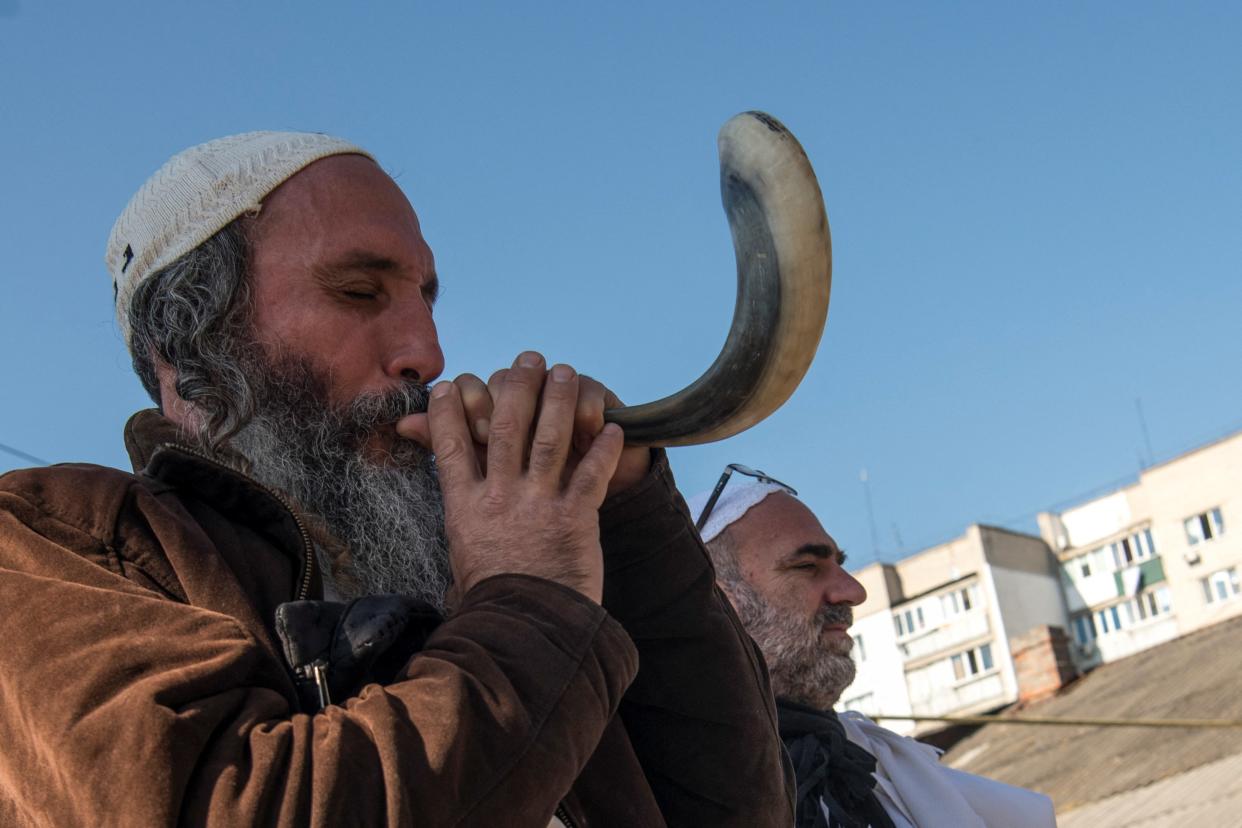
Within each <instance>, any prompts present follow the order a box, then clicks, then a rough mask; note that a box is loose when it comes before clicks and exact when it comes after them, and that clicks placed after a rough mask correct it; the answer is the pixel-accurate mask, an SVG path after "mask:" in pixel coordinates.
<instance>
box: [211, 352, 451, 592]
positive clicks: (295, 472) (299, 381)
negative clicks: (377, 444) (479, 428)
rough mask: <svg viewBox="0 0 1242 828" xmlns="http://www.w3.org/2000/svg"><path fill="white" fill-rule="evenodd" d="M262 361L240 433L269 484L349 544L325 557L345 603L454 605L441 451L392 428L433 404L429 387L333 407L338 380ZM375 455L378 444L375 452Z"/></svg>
mask: <svg viewBox="0 0 1242 828" xmlns="http://www.w3.org/2000/svg"><path fill="white" fill-rule="evenodd" d="M256 358H257V359H261V361H262V363H263V364H261V365H258V366H254V369H252V370H247V372H246V373H247V374H248V375H249V376H248V379H249V380H250V384H251V387H252V388H253V390H254V393H255V415H254V416H253V417H252V418H251V419H250V421H249V422H248V423H247V424H246V426H245V427H244V428H242V429H241V431H239V432H238V433H237V434H236V435H235V436H234V437H233V439H232V441H231V444H232V446H233V448H235V449H237V450H238V451H239V452H240V453H241V454H242V455H243V456H244V457H245V458H246V459H247V461H248V462H249V465H250V469H249V471H250V473H251V475H252V476H253V477H254V478H255V479H257V480H258V481H259V482H260V483H263V484H264V485H265V486H268V487H270V488H273V489H275V490H277V491H279V492H282V493H284V494H285V495H287V496H289V497H290V498H292V499H293V500H294V501H295V502H296V503H297V505H298V506H299V507H300V508H301V509H302V510H304V511H305V512H307V513H308V514H309V515H311V516H312V517H313V518H317V519H318V520H320V521H322V524H323V525H324V526H325V527H326V528H327V530H328V532H329V533H330V534H331V535H332V536H333V538H334V539H335V540H336V541H339V542H340V543H341V544H343V545H344V547H345V549H346V550H347V551H346V553H345V554H343V555H331V554H325V552H326V550H325V549H324V547H323V545H318V546H319V548H318V551H319V558H320V563H321V565H322V568H323V570H324V573H325V577H324V580H325V584H326V585H327V586H328V587H329V588H330V589H334V590H335V591H336V592H337V593H338V594H339V595H340V596H341V597H343V598H345V599H351V598H357V597H360V596H363V595H379V594H400V595H409V596H412V597H415V598H418V599H421V600H423V601H426V602H427V603H429V604H431V605H433V606H435V607H437V608H438V609H439V610H440V611H441V612H443V611H444V610H445V596H446V593H447V592H448V589H449V586H450V583H451V580H452V577H451V573H450V569H449V558H448V544H447V542H446V541H445V535H444V511H443V503H442V499H441V495H440V484H439V480H438V479H437V476H436V472H435V466H434V463H433V461H432V457H431V455H430V454H429V453H428V452H427V451H425V450H424V449H423V448H422V447H421V446H419V445H418V444H417V443H415V442H412V441H410V440H404V439H401V438H399V437H397V436H396V434H395V432H391V426H392V424H393V423H395V422H396V421H397V420H398V419H400V418H401V417H403V416H405V415H406V414H412V413H416V412H421V411H426V410H427V388H426V386H424V385H420V384H418V383H408V384H406V385H405V386H402V387H399V388H397V389H395V390H393V391H390V392H387V393H384V394H375V395H364V396H361V397H358V398H357V399H355V400H353V401H352V402H351V403H350V404H348V405H347V406H342V407H332V406H329V405H327V404H325V403H324V402H323V401H324V400H327V399H328V383H327V382H326V380H325V378H324V377H323V376H322V375H320V374H319V373H318V372H317V371H316V370H315V369H314V367H313V366H312V365H311V364H310V363H309V362H308V361H307V360H305V359H297V358H290V357H283V358H280V359H262V358H260V357H257V356H256ZM380 426H387V427H389V430H390V437H389V445H388V446H387V447H386V449H385V450H384V451H385V454H384V456H383V457H382V458H378V459H377V458H375V457H368V456H367V455H366V453H365V448H366V441H367V439H368V438H371V437H372V436H374V435H375V433H376V430H377V427H380ZM372 452H374V449H372Z"/></svg>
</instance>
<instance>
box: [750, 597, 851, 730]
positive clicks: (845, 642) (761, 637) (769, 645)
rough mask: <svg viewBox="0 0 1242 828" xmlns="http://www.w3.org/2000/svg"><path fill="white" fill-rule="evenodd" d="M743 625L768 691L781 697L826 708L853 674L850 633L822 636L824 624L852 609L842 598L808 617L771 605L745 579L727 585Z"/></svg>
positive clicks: (845, 618) (846, 617)
mask: <svg viewBox="0 0 1242 828" xmlns="http://www.w3.org/2000/svg"><path fill="white" fill-rule="evenodd" d="M729 592H730V597H731V598H732V599H733V604H734V606H735V607H736V608H737V614H738V618H739V619H741V622H742V626H744V627H745V628H746V631H747V632H748V633H750V636H751V638H753V639H755V643H756V644H758V645H759V649H760V650H762V651H763V657H764V660H765V661H767V663H768V673H769V675H770V676H771V678H772V692H773V694H774V695H776V696H779V697H781V698H786V699H789V700H790V701H795V702H798V703H799V704H805V705H808V706H810V707H814V708H816V709H819V710H828V709H830V708H831V707H832V706H833V705H834V704H836V703H837V700H838V699H839V698H840V697H841V693H842V692H844V691H845V688H846V687H849V686H850V682H852V681H853V680H854V675H855V672H856V670H857V667H856V666H855V664H854V659H852V658H851V657H850V649H851V647H852V646H853V641H852V640H851V639H839V638H835V637H833V638H828V639H825V637H824V628H825V627H826V626H827V625H829V624H845V625H847V626H848V625H849V624H850V623H852V622H853V618H854V613H853V610H851V609H850V607H849V606H847V605H844V604H829V605H827V606H824V607H822V608H821V609H820V610H819V611H818V612H817V613H815V615H814V616H813V617H812V618H811V619H809V620H808V619H806V618H803V617H801V616H800V615H798V614H796V613H794V612H791V611H789V610H783V609H780V608H779V607H776V606H774V605H773V604H771V603H770V602H768V600H767V599H766V598H764V597H763V595H761V594H760V593H759V591H758V590H756V589H755V588H754V587H753V586H751V585H750V583H749V582H747V581H746V580H745V579H739V580H738V581H737V582H736V583H733V584H730V585H729Z"/></svg>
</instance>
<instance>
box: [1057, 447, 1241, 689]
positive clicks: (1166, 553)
mask: <svg viewBox="0 0 1242 828" xmlns="http://www.w3.org/2000/svg"><path fill="white" fill-rule="evenodd" d="M1039 527H1040V534H1041V535H1042V536H1043V538H1044V540H1045V541H1047V543H1048V545H1049V546H1050V547H1051V548H1052V549H1053V550H1055V553H1056V556H1057V558H1058V562H1059V568H1060V579H1061V582H1062V587H1063V589H1064V592H1065V599H1066V604H1067V608H1068V611H1069V616H1070V626H1069V630H1070V633H1071V635H1072V637H1073V647H1072V654H1073V658H1074V660H1075V662H1076V664H1077V665H1078V667H1079V668H1080V669H1090V668H1091V667H1094V666H1096V665H1098V664H1102V663H1105V662H1109V661H1113V660H1116V659H1119V658H1124V657H1125V656H1127V655H1131V654H1132V653H1136V652H1139V651H1140V650H1145V649H1147V648H1149V647H1154V646H1155V645H1157V644H1160V643H1161V642H1164V641H1168V640H1169V639H1172V638H1176V637H1178V636H1181V635H1185V634H1186V633H1188V632H1192V631H1194V630H1197V629H1201V628H1203V627H1206V626H1210V625H1212V624H1215V623H1217V622H1219V621H1222V620H1224V619H1226V618H1231V617H1233V616H1236V615H1239V614H1242V432H1238V433H1235V434H1232V435H1230V436H1228V437H1225V438H1223V439H1221V440H1218V441H1216V442H1214V443H1210V444H1208V445H1205V446H1201V447H1199V448H1196V449H1193V450H1191V451H1189V452H1186V453H1185V454H1182V455H1180V456H1178V457H1175V458H1174V459H1172V460H1169V461H1167V462H1164V463H1160V464H1159V465H1155V466H1152V467H1150V468H1148V469H1146V470H1144V471H1143V472H1142V473H1140V474H1139V477H1138V480H1137V481H1136V482H1134V483H1132V484H1129V485H1127V486H1123V487H1121V488H1119V489H1117V490H1115V491H1112V492H1109V493H1107V494H1104V495H1101V496H1099V497H1095V498H1093V499H1091V500H1089V501H1087V502H1085V503H1081V504H1078V505H1076V506H1074V507H1072V508H1070V509H1066V510H1064V511H1061V512H1045V513H1042V514H1040V515H1039ZM1231 530H1232V531H1231Z"/></svg>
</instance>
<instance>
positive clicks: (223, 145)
mask: <svg viewBox="0 0 1242 828" xmlns="http://www.w3.org/2000/svg"><path fill="white" fill-rule="evenodd" d="M330 155H365V156H366V157H368V158H371V155H370V153H368V152H367V151H366V150H363V149H361V148H359V147H357V146H355V145H353V144H351V143H349V142H348V141H345V140H343V139H341V138H333V137H332V136H331V135H321V134H319V133H314V132H245V133H242V134H240V135H230V136H228V137H226V138H217V139H216V140H214V141H208V142H207V143H205V144H199V145H198V146H196V147H191V148H190V149H188V150H185V151H183V152H180V153H177V154H176V155H174V156H173V157H172V158H170V159H169V160H168V162H167V163H166V164H164V166H162V167H160V168H159V170H157V171H156V173H155V175H153V176H151V177H150V178H149V179H147V182H146V183H145V184H143V185H142V188H141V189H140V190H138V192H137V193H135V194H134V197H133V198H131V199H130V200H129V204H128V205H126V207H125V210H124V211H123V212H122V213H121V216H120V218H118V219H117V220H116V224H115V225H114V226H113V228H112V234H111V235H110V236H109V237H108V246H107V248H106V249H105V251H104V262H105V263H106V264H107V266H108V272H109V273H110V274H111V275H112V289H113V292H114V294H115V296H116V316H117V321H118V322H119V323H120V325H121V333H122V334H123V335H124V336H125V344H126V345H129V344H130V331H129V305H130V302H131V301H132V300H133V296H134V290H135V288H137V287H138V285H140V284H141V283H142V282H143V281H144V280H145V279H146V278H147V277H148V276H151V275H152V274H153V273H156V272H158V271H159V270H161V269H163V268H165V267H167V266H168V265H170V264H172V263H173V262H174V261H176V260H177V259H179V258H180V257H182V256H184V255H185V254H186V253H189V252H190V251H191V250H193V249H194V248H196V247H198V246H199V245H200V244H202V243H203V242H205V241H207V239H209V238H211V237H212V236H213V235H215V234H216V233H217V232H219V231H220V230H222V229H223V228H224V227H225V225H227V224H228V223H229V222H231V221H232V220H233V219H235V218H237V217H238V216H241V215H243V214H245V213H252V212H257V211H258V210H259V208H260V206H262V202H263V199H264V198H265V197H266V196H267V195H268V193H270V192H271V191H272V190H274V189H276V188H277V187H278V186H280V185H281V184H282V183H284V182H285V181H286V180H287V179H288V178H289V177H290V176H292V175H293V174H294V173H296V172H298V171H299V170H301V169H302V168H303V167H305V166H307V165H308V164H310V163H311V162H313V161H318V160H319V159H320V158H326V157H328V156H330ZM372 160H374V159H372Z"/></svg>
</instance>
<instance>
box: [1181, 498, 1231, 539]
mask: <svg viewBox="0 0 1242 828" xmlns="http://www.w3.org/2000/svg"><path fill="white" fill-rule="evenodd" d="M1182 525H1183V526H1185V527H1186V542H1187V543H1189V544H1190V545H1191V546H1196V545H1198V544H1200V543H1203V542H1204V541H1210V540H1211V539H1212V538H1215V537H1219V536H1220V535H1223V534H1225V520H1224V518H1222V517H1221V514H1220V508H1219V507H1217V508H1215V509H1209V510H1208V511H1206V512H1203V513H1201V514H1197V515H1195V516H1194V517H1188V518H1186V520H1184V521H1182Z"/></svg>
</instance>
